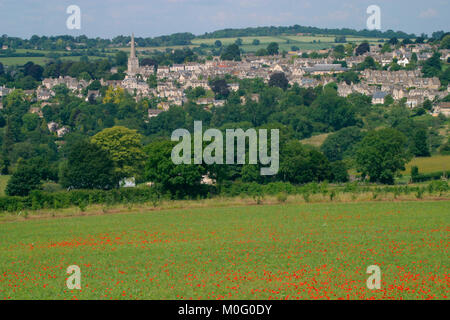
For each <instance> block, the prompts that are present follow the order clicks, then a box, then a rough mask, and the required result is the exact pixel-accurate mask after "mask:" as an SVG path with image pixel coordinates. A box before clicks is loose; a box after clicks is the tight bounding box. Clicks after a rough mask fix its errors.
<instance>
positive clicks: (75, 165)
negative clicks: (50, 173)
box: [61, 141, 119, 190]
mask: <svg viewBox="0 0 450 320" xmlns="http://www.w3.org/2000/svg"><path fill="white" fill-rule="evenodd" d="M67 158H68V159H67V162H65V163H63V165H62V169H61V184H62V185H63V186H64V187H65V188H73V189H102V190H108V189H112V188H115V187H117V186H118V183H119V181H118V176H117V174H116V172H115V166H114V161H113V160H112V159H111V155H110V154H109V152H108V151H106V150H103V149H102V148H100V147H99V146H97V145H95V144H93V143H91V142H89V141H77V142H75V143H74V144H73V145H71V146H70V148H69V152H68V157H67Z"/></svg>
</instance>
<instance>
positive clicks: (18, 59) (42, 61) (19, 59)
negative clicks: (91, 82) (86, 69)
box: [0, 56, 106, 66]
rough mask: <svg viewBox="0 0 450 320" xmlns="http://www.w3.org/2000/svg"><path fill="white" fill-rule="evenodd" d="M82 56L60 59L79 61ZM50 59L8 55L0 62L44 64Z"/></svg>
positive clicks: (5, 63) (8, 64)
mask: <svg viewBox="0 0 450 320" xmlns="http://www.w3.org/2000/svg"><path fill="white" fill-rule="evenodd" d="M80 58H81V56H80V57H71V56H67V57H61V58H60V59H61V60H72V61H79V60H80ZM88 58H89V59H90V60H97V59H106V58H105V57H98V56H88ZM50 60H51V59H50V58H48V57H6V58H1V57H0V62H1V63H3V64H4V65H7V66H12V65H24V64H25V63H27V62H29V61H31V62H33V63H35V64H40V65H44V64H46V63H47V62H49V61H50Z"/></svg>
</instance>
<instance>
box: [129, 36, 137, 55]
mask: <svg viewBox="0 0 450 320" xmlns="http://www.w3.org/2000/svg"><path fill="white" fill-rule="evenodd" d="M130 57H131V58H135V57H136V48H135V47H134V33H132V34H131V52H130Z"/></svg>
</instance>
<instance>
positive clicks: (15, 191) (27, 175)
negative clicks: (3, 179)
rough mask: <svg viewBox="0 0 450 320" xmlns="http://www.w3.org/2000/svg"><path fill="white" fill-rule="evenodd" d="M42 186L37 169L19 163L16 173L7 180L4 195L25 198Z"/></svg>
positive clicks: (25, 163) (33, 166) (30, 165)
mask: <svg viewBox="0 0 450 320" xmlns="http://www.w3.org/2000/svg"><path fill="white" fill-rule="evenodd" d="M41 186H42V183H41V174H40V171H39V168H38V167H37V166H35V165H32V164H28V163H27V162H21V163H19V166H18V168H17V170H16V172H14V173H13V175H12V176H11V178H10V179H9V181H8V183H7V185H6V190H5V193H6V194H7V195H8V196H20V197H25V196H27V195H28V194H29V193H30V192H31V191H32V190H38V189H39V188H40V187H41Z"/></svg>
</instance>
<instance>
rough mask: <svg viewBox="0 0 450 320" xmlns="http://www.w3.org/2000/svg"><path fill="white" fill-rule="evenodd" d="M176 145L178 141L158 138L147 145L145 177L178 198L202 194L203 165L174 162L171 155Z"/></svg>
mask: <svg viewBox="0 0 450 320" xmlns="http://www.w3.org/2000/svg"><path fill="white" fill-rule="evenodd" d="M175 145H176V142H172V141H168V140H158V141H155V142H153V143H151V144H149V145H147V146H146V147H145V152H146V154H147V161H146V163H145V174H144V176H145V179H146V180H147V181H151V182H153V183H155V184H157V185H160V186H161V187H162V189H163V190H164V191H169V192H170V193H171V194H172V195H174V196H176V197H177V198H181V197H184V196H185V195H195V194H201V193H202V191H201V190H202V185H201V180H202V175H203V174H204V169H203V167H202V166H200V165H194V164H191V165H187V164H180V165H176V164H174V163H173V161H172V158H171V155H172V149H173V148H174V147H175Z"/></svg>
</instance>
